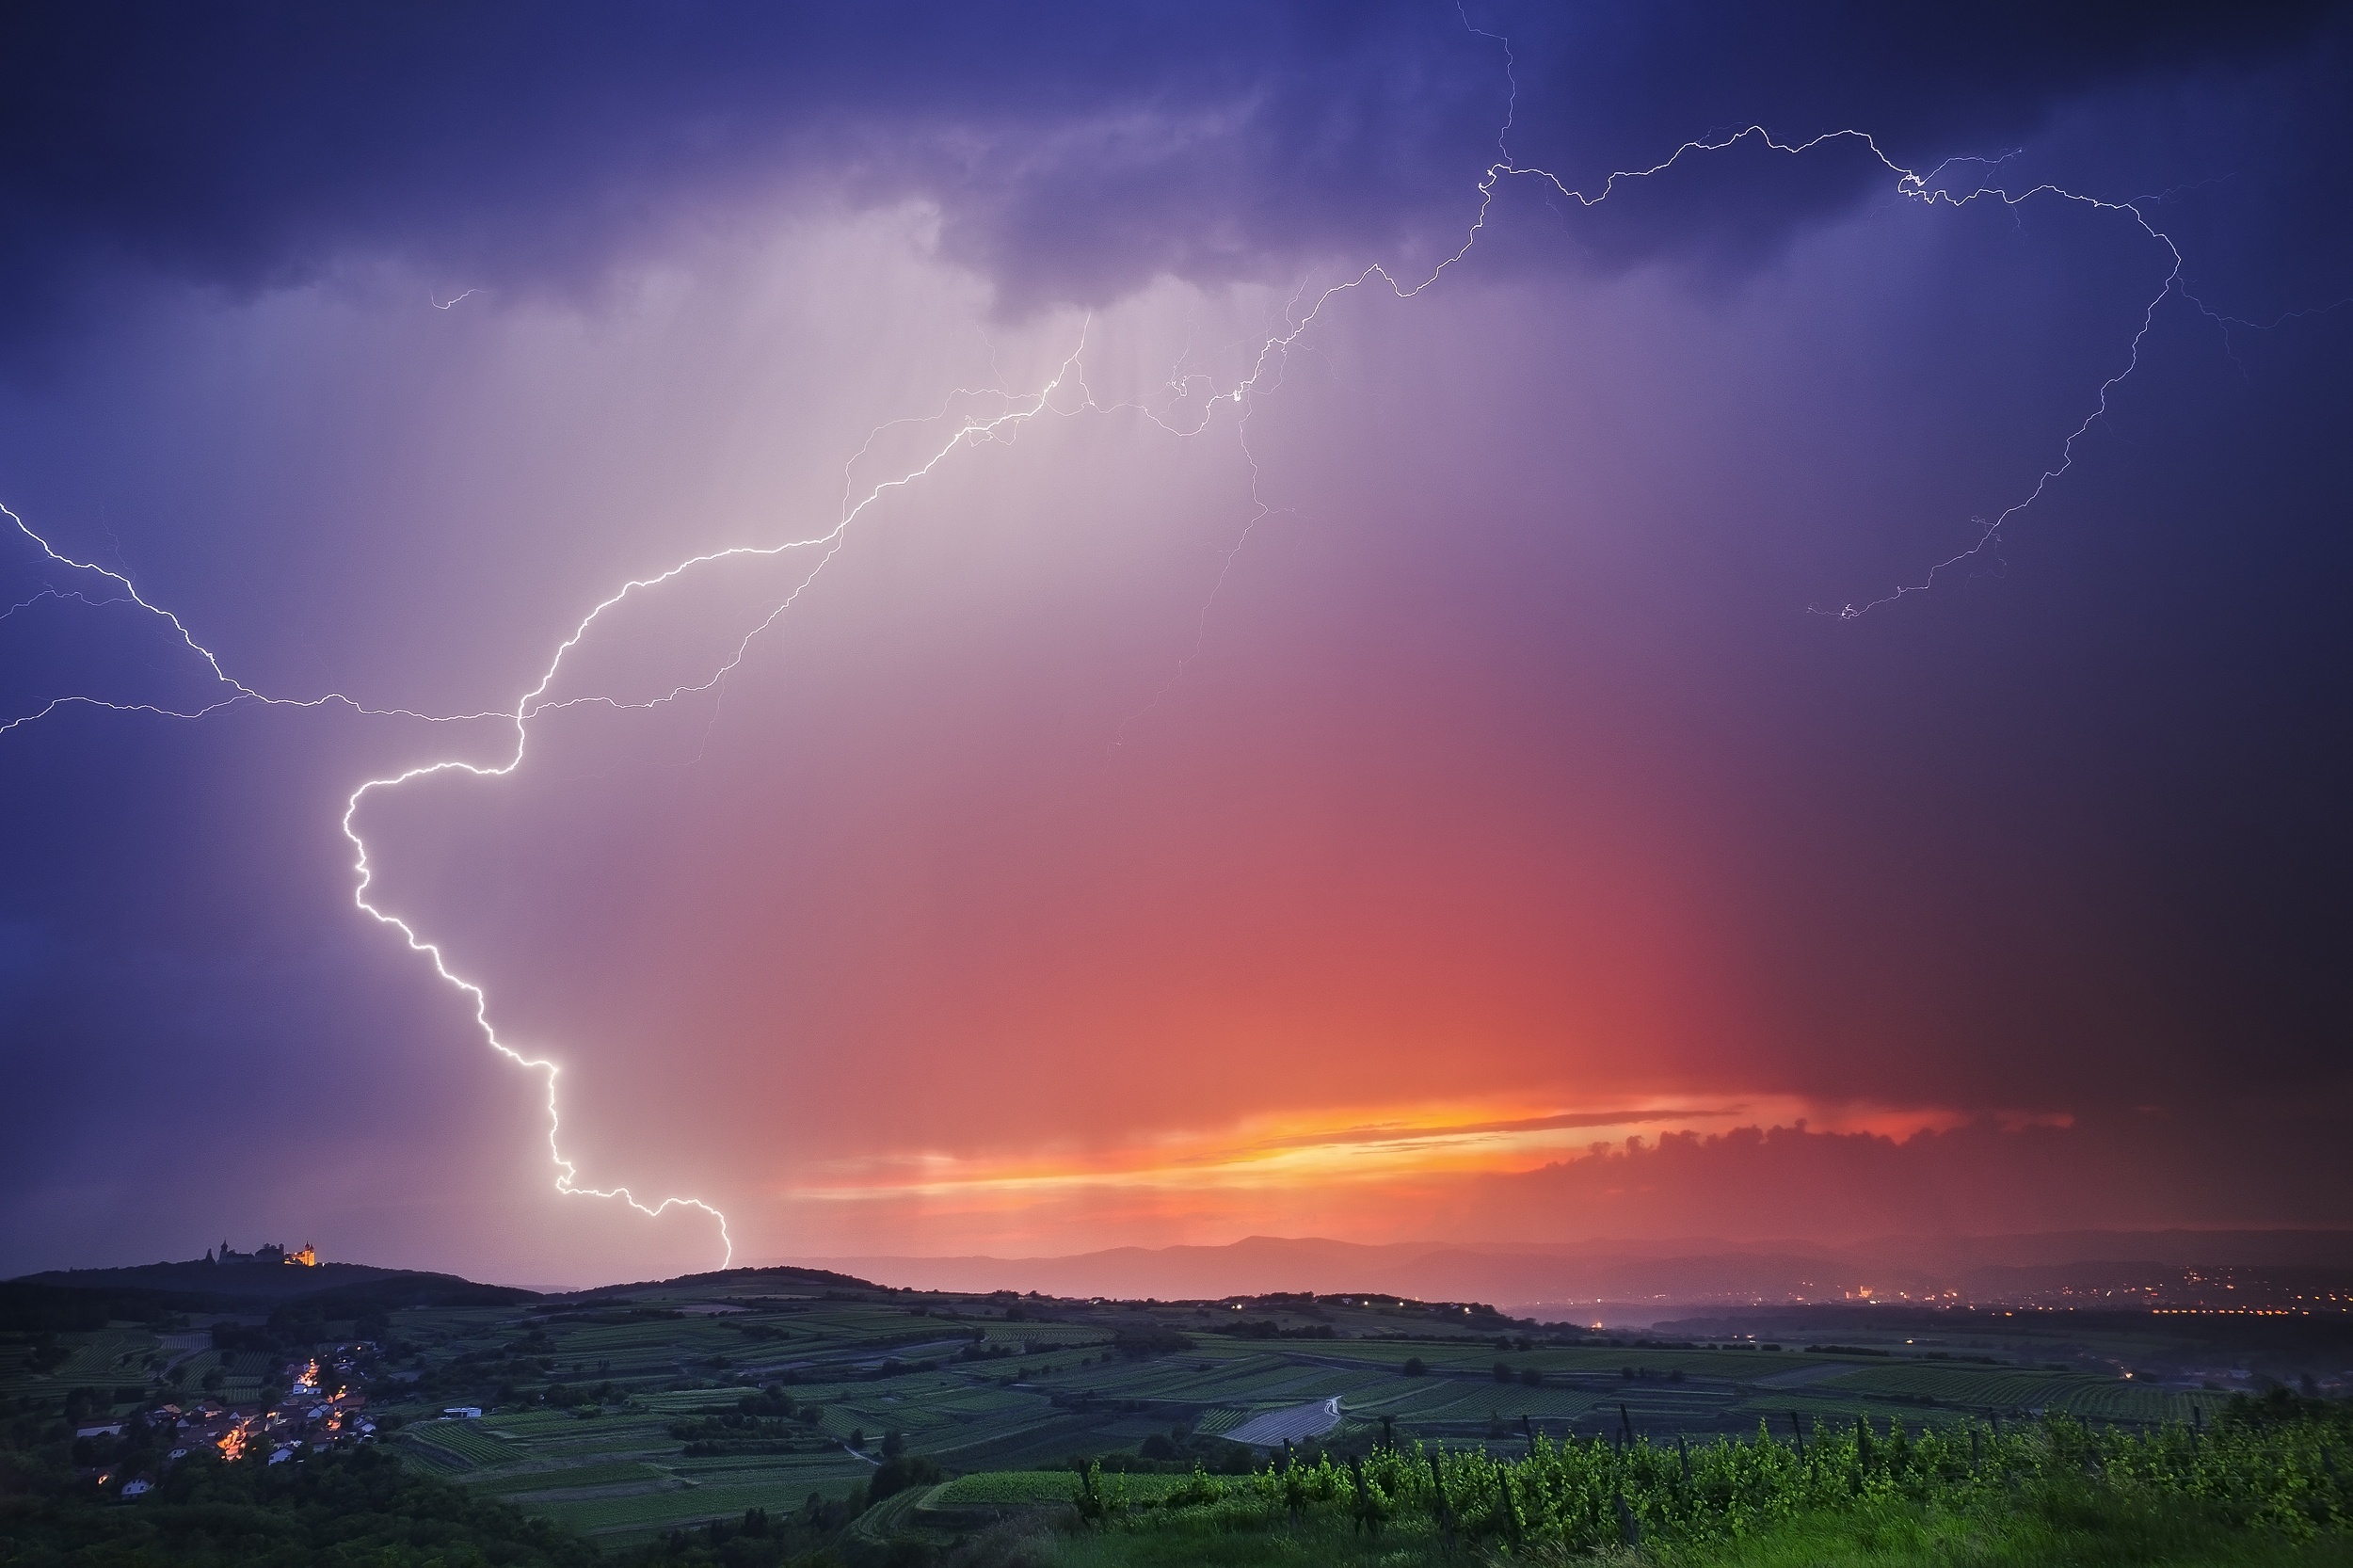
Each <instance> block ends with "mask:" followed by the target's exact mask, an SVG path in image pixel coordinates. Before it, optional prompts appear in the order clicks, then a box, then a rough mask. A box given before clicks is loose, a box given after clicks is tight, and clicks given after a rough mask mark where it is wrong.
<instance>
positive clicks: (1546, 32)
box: [0, 0, 2344, 341]
mask: <svg viewBox="0 0 2353 1568" xmlns="http://www.w3.org/2000/svg"><path fill="white" fill-rule="evenodd" d="M1466 18H1467V22H1468V23H1470V24H1476V25H1477V26H1478V27H1479V28H1481V29H1483V30H1485V31H1487V32H1492V33H1495V34H1499V35H1508V36H1509V37H1510V39H1511V40H1512V46H1513V53H1514V56H1515V60H1516V72H1515V74H1516V78H1517V81H1518V86H1519V98H1518V104H1517V114H1516V119H1515V123H1514V127H1513V136H1512V150H1513V153H1514V154H1515V155H1516V156H1518V157H1519V158H1520V159H1522V160H1523V161H1525V162H1529V163H1540V164H1543V165H1545V166H1546V167H1550V168H1556V169H1558V170H1559V171H1561V173H1562V174H1564V175H1565V176H1567V177H1569V178H1570V179H1572V180H1576V181H1579V182H1591V181H1593V180H1595V179H1597V178H1598V177H1599V176H1600V175H1601V174H1603V173H1605V172H1606V171H1608V170H1609V169H1610V168H1623V167H1631V166H1639V165H1643V164H1647V163H1649V162H1652V161H1654V160H1656V159H1657V158H1658V157H1659V156H1660V155H1661V154H1662V153H1663V152H1665V151H1667V150H1669V149H1672V148H1673V146H1675V145H1676V144H1677V143H1679V142H1681V141H1682V140H1684V139H1686V138H1687V137H1691V136H1705V135H1708V134H1711V133H1713V134H1721V133H1722V132H1725V131H1727V130H1731V129H1737V127H1739V126H1741V125H1744V124H1746V123H1749V122H1751V121H1758V122H1762V123H1764V124H1766V125H1767V126H1769V128H1770V129H1771V130H1772V131H1773V132H1774V133H1775V134H1776V135H1778V136H1788V137H1799V136H1811V135H1814V134H1816V133H1818V132H1821V131H1825V130H1830V129H1835V128H1838V127H1842V126H1863V127H1867V128H1869V129H1871V130H1873V131H1874V132H1875V133H1877V134H1878V135H1879V136H1881V139H1882V140H1883V142H1884V143H1885V144H1886V145H1887V147H1888V148H1889V150H1890V152H1892V153H1893V154H1894V155H1896V156H1897V157H1898V158H1901V159H1905V160H1908V161H1909V160H1917V161H1918V162H1919V164H1920V165H1921V166H1922V167H1925V166H1926V165H1928V164H1930V163H1933V162H1935V161H1937V160H1939V159H1942V158H1944V157H1946V156H1948V155H1952V154H1956V153H1972V152H2001V151H2006V150H2008V149H2009V147H2010V146H2012V145H2015V144H2016V142H2017V141H2018V140H2019V139H2021V138H2025V137H2026V136H2029V135H2030V134H2032V133H2033V132H2035V131H2036V130H2037V129H2038V128H2040V127H2042V126H2043V125H2045V124H2046V123H2047V122H2048V121H2049V120H2051V118H2052V117H2053V115H2054V113H2055V112H2056V111H2057V110H2058V109H2059V108H2060V106H2061V105H2063V104H2067V103H2069V102H2070V101H2072V100H2075V99H2080V98H2082V97H2084V96H2086V95H2089V94H2097V93H2102V92H2111V91H2129V90H2133V89H2135V88H2146V87H2149V86H2150V85H2152V84H2156V85H2158V86H2160V87H2164V88H2168V89H2169V90H2170V89H2172V88H2180V87H2181V86H2182V85H2183V84H2195V83H2196V82H2198V81H2201V80H2207V79H2214V78H2217V77H2218V76H2229V75H2231V74H2232V73H2234V72H2235V73H2244V72H2263V71H2265V70H2271V69H2275V68H2278V69H2291V70H2292V69H2299V68H2297V67H2293V66H2290V67H2276V62H2279V61H2281V60H2285V59H2289V58H2291V57H2300V58H2302V59H2304V60H2305V61H2306V64H2305V65H2303V66H2302V67H2301V68H2300V69H2303V70H2307V71H2310V70H2314V69H2319V70H2321V71H2322V72H2324V74H2325V72H2326V70H2327V66H2326V60H2325V58H2320V57H2322V56H2326V57H2335V54H2336V49H2335V41H2334V40H2335V39H2336V38H2337V36H2338V35H2339V34H2340V33H2341V32H2342V30H2343V21H2344V14H2343V11H2342V10H2341V9H2337V10H2331V9H2330V8H2326V7H2324V6H2321V5H2317V4H2312V3H2306V0H2298V3H2290V4H2281V5H2269V6H2246V7H2228V8H2225V7H2214V6H2201V5H2196V4H2165V5H2156V6H2144V7H2135V8H2121V7H2120V8H2101V7H2073V6H2049V5H2041V4H2030V3H2023V0H2022V3H2014V4H2000V5H1994V6H1973V7H1966V8H1961V7H1942V8H1924V7H1902V6H1884V5H1874V4H1862V3H1852V4H1835V5H1819V6H1813V7H1806V8H1783V7H1756V6H1744V5H1737V4H1721V3H1682V4H1673V5H1630V4H1611V5H1602V6H1594V7H1587V8H1559V7H1552V6H1536V5H1500V6H1498V5H1494V4H1492V3H1490V4H1485V5H1479V6H1472V7H1470V8H1468V9H1467V12H1466V13H1465V14H1458V13H1457V12H1456V10H1455V9H1454V8H1451V7H1448V6H1443V5H1434V4H1432V5H1423V4H1376V5H1355V4H1343V5H1314V4H1294V5H1288V6H1265V5H1258V4H1233V3H1215V0H1212V3H1210V4H1206V5H1176V4H1154V5H1135V6H1125V7H1114V8H1103V7H1073V6H1069V5H1066V4H1045V5H1037V6H1026V7H971V6H963V5H908V6H894V7H822V8H821V7H779V6H770V5H747V4H730V3H726V0H715V3H710V4H703V5H697V6H692V7H680V8H652V7H637V6H616V5H585V6H575V5H558V4H551V3H546V0H514V3H507V4H434V5H427V4H392V3H384V0H378V3H373V4H356V5H348V6H337V7H327V8H316V7H297V6H288V5H261V4H231V5H222V6H206V7H171V6H157V5H140V4H90V5H77V6H64V5H46V6H40V5H37V6H24V7H16V8H10V9H9V11H8V16H7V19H6V20H5V21H0V61H4V62H5V64H0V236H5V237H0V300H5V301H6V303H5V305H0V332H5V333H6V334H7V335H8V336H9V337H12V338H15V339H17V340H20V341H21V340H24V339H26V338H28V337H37V336H40V335H42V334H44V333H47V332H50V331H52V330H54V329H55V328H56V327H57V326H58V325H59V323H60V322H61V321H65V320H70V319H72V312H68V311H67V310H66V309H65V308H66V307H68V306H72V305H79V306H81V307H83V308H84V309H85V311H87V310H88V308H90V307H92V306H93V304H94V303H95V301H96V299H97V297H98V295H99V293H100V292H101V291H100V285H103V284H104V283H105V282H106V281H108V280H113V279H117V278H120V277H121V276H124V275H130V276H134V277H136V276H138V275H141V274H145V275H148V276H151V277H152V276H153V275H155V274H161V275H163V276H164V277H165V278H167V279H170V280H183V281H185V282H190V283H195V284H199V285H205V286H211V287H216V288H220V289H223V290H228V291H232V292H243V291H250V290H254V289H257V288H263V287H266V286H269V285H272V284H275V283H280V282H284V281H287V280H298V279H301V278H304V277H307V276H310V275H312V274H314V273H316V272H318V271H320V270H322V269H327V268H330V267H332V266H333V265H334V264H337V263H338V261H339V260H342V259H345V258H348V257H350V256H353V255H361V256H366V255H376V256H391V257H397V258H405V259H408V260H410V261H413V262H415V263H417V264H421V265H424V266H426V267H430V268H433V269H438V270H440V271H444V272H446V273H448V274H449V275H450V276H451V277H453V278H456V277H462V278H464V279H465V280H468V281H469V282H472V283H476V284H486V285H487V284H495V285H497V286H500V287H502V288H509V289H512V288H520V287H526V286H533V285H537V284H542V283H556V284H563V283H568V282H572V283H576V282H579V281H582V280H586V279H588V278H591V277H593V276H594V275H595V274H596V273H597V272H598V271H599V269H600V268H601V267H602V266H604V265H605V264H609V263H610V262H612V261H614V260H615V259H616V258H620V257H625V256H626V255H628V254H629V253H630V252H631V250H632V246H634V245H637V244H639V243H642V242H646V241H648V240H649V238H650V237H651V236H652V235H653V233H654V232H656V231H658V230H663V229H664V228H666V226H667V225H668V224H669V223H670V222H671V221H672V220H674V219H675V218H676V217H678V216H680V215H681V214H682V213H688V212H692V211H693V210H695V209H696V208H697V207H698V206H701V205H704V204H707V203H710V202H712V201H714V200H734V199H740V198H741V197H743V196H744V195H746V194H750V193H757V192H760V191H762V190H765V189H768V188H772V187H778V186H792V185H799V186H801V187H803V189H802V191H801V194H802V195H803V196H804V197H807V196H809V195H812V194H814V195H817V196H820V197H822V198H824V199H829V200H839V201H841V202H845V203H850V204H858V205H862V204H872V203H884V202H890V201H894V200H902V199H906V198H920V199H924V200H930V201H933V202H936V203H937V204H938V206H939V208H940V210H941V212H942V215H943V219H944V233H943V243H944V245H945V247H946V248H947V249H948V251H949V252H950V253H951V254H952V255H953V256H954V257H956V258H958V259H959V260H961V261H963V262H965V263H968V264H971V265H972V266H974V267H976V268H978V269H980V270H981V271H983V272H984V274H985V275H986V276H988V277H989V278H990V279H991V280H993V281H994V283H995V284H996V286H997V288H998V289H999V291H1000V299H1001V300H1002V301H1003V303H1004V305H1005V306H1006V308H1008V309H1010V310H1015V311H1018V310H1021V309H1023V308H1026V307H1030V306H1033V305H1036V304H1038V303H1040V302H1047V301H1064V300H1080V301H1088V302H1093V301H1098V300H1100V299H1102V298H1105V297H1107V296H1113V295H1116V294H1117V293H1119V292H1121V291H1122V290H1124V289H1127V288H1128V287H1131V286H1133V285H1134V284H1136V283H1137V282H1139V281H1141V280H1145V279H1147V278H1149V277H1151V276H1153V275H1155V274H1159V273H1163V272H1176V273H1178V274H1181V275H1185V276H1189V277H1192V278H1194V279H1198V280H1219V279H1222V278H1225V277H1230V276H1233V275H1237V274H1251V275H1257V274H1265V273H1267V272H1269V271H1270V270H1272V269H1275V268H1277V267H1280V266H1285V265H1291V264H1296V263H1297V262H1298V261H1299V260H1300V259H1302V258H1308V259H1325V258H1330V257H1335V256H1337V257H1340V258H1342V259H1363V258H1366V257H1368V256H1373V257H1380V258H1384V259H1392V260H1397V261H1400V262H1402V263H1404V264H1412V263H1413V262H1415V261H1416V260H1426V259H1427V258H1428V257H1429V256H1431V255H1433V254H1435V253H1438V250H1439V248H1440V247H1441V246H1443V247H1444V248H1449V249H1450V248H1452V246H1453V245H1454V244H1457V243H1459V237H1460V233H1461V231H1462V227H1463V224H1464V222H1465V219H1466V217H1467V216H1468V213H1469V211H1470V204H1471V186H1472V184H1473V182H1475V180H1476V178H1477V175H1478V173H1479V170H1480V168H1481V167H1482V165H1483V163H1484V162H1485V161H1486V160H1487V158H1488V157H1489V155H1490V154H1491V152H1492V150H1493V147H1494V136H1495V132H1496V130H1497V126H1498V123H1499V121H1500V119H1501V116H1502V114H1503V111H1504V108H1505V103H1506V84H1505V74H1504V60H1503V51H1502V48H1501V46H1500V45H1499V44H1498V43H1497V41H1495V40H1492V39H1490V38H1487V37H1482V36H1479V35H1478V34H1475V33H1474V32H1473V31H1471V30H1470V27H1469V26H1468V25H1466ZM2315 40H2321V41H2320V42H2318V43H2316V42H2315ZM2316 58H2319V59H2320V64H2319V65H2317V66H2315V65H2314V64H2313V63H2312V62H2313V60H2315V59H2316ZM2320 96H2322V97H2324V98H2326V97H2329V96H2330V95H2328V94H2322V95H2320ZM2334 96H2338V97H2341V96H2342V95H2341V94H2338V95H2334ZM2201 135H2202V133H2201ZM2130 139H2132V140H2133V141H2135V142H2136V143H2137V142H2145V141H2146V140H2147V138H2145V137H2135V138H2130ZM2193 139H2195V138H2193ZM2136 151H2137V149H2136V148H2111V149H2109V150H2107V152H2108V153H2109V154H2112V157H2111V158H2110V166H2111V167H2110V168H2109V169H2108V170H2107V172H2110V173H2114V174H2117V175H2119V176H2120V177H2123V178H2130V175H2131V173H2132V172H2134V171H2136V170H2135V160H2134V153H2135V152H2136ZM2169 151H2174V152H2178V151H2180V150H2179V149H2171V150H2169ZM2244 151H2245V149H2243V148H2238V147H2219V148H2217V147H2215V146H2212V145H2206V146H2202V147H2201V148H2200V149H2199V150H2198V155H2197V157H2196V158H2195V159H2193V160H2191V161H2194V162H2196V163H2197V164H2198V167H2196V168H2192V169H2189V170H2188V171H2186V173H2185V174H2183V176H2182V177H2184V178H2187V179H2192V180H2195V179H2199V178H2204V177H2213V178H2222V177H2226V176H2227V177H2228V178H2230V179H2234V180H2239V181H2245V180H2248V179H2249V178H2251V177H2252V176H2250V175H2249V171H2248V170H2245V169H2239V168H2217V167H2207V165H2208V164H2210V163H2212V162H2213V161H2214V160H2215V159H2223V160H2225V161H2228V160H2230V159H2231V158H2233V156H2234V155H2235V154H2237V153H2239V152H2244ZM2279 151H2280V149H2279V148H2278V147H2275V148H2273V149H2272V150H2271V152H2272V154H2274V155H2276V154H2277V153H2278V152H2279ZM2181 161H2182V160H2180V159H2176V160H2175V163H2176V164H2177V165H2178V163H2179V162H2181ZM2079 172H2080V171H2079ZM2269 173H2270V174H2271V175H2276V176H2277V177H2278V178H2277V180H2276V181H2273V180H2270V179H2267V178H2266V179H2265V180H2261V181H2258V184H2263V185H2264V188H2265V189H2269V188H2272V187H2273V185H2274V184H2278V185H2279V186H2281V188H2285V187H2287V186H2290V185H2294V186H2297V187H2299V188H2304V189H2307V190H2309V189H2310V188H2311V187H2310V181H2311V178H2312V176H2313V170H2312V169H2311V168H2307V167H2303V163H2302V160H2301V159H2298V160H2297V167H2296V168H2273V169H2271V170H2270V171H2269ZM1883 184H1884V180H1883V176H1882V175H1881V171H1880V170H1879V169H1878V168H1876V166H1875V165H1872V164H1870V163H1869V162H1868V160H1867V159H1864V158H1860V157H1857V156H1855V155H1852V154H1851V152H1849V153H1848V154H1844V155H1836V154H1833V155H1826V156H1824V157H1822V158H1819V159H1817V160H1811V161H1809V162H1808V163H1807V164H1806V165H1805V166H1804V167H1802V168H1786V169H1776V170H1775V171H1773V172H1772V174H1771V175H1770V176H1769V177H1768V176H1766V175H1764V174H1763V173H1761V172H1760V169H1759V168H1758V167H1757V166H1756V163H1755V161H1754V160H1753V159H1749V160H1743V159H1740V158H1737V157H1736V158H1730V159H1723V160H1719V161H1717V162H1715V163H1712V164H1710V165H1707V166H1705V167H1703V168H1695V169H1694V170H1693V171H1692V173H1691V174H1690V175H1689V176H1688V177H1684V178H1681V179H1680V180H1679V182H1678V183H1677V184H1673V186H1672V187H1662V188H1661V189H1660V190H1658V191H1657V192H1647V191H1646V192H1642V193H1641V194H1639V195H1637V196H1636V197H1634V198H1633V199H1632V200H1626V201H1624V202H1622V203H1620V204H1619V208H1620V210H1618V211H1613V213H1612V214H1611V215H1610V217H1609V221H1608V222H1606V223H1587V224H1584V225H1581V226H1580V228H1579V231H1578V234H1577V240H1578V246H1577V248H1578V249H1580V250H1582V251H1583V252H1584V253H1586V254H1589V255H1598V256H1600V257H1601V258H1602V259H1604V260H1610V261H1621V262H1623V261H1631V260H1637V259H1640V258H1642V257H1645V256H1650V255H1655V254H1657V253H1659V252H1661V251H1673V250H1678V249H1693V250H1697V251H1700V252H1716V251H1729V252H1732V253H1735V254H1743V253H1748V252H1752V251H1754V250H1755V249H1757V248H1760V247H1769V246H1770V245H1771V244H1773V243H1774V242H1775V241H1776V240H1777V239H1779V238H1780V237H1782V236H1783V235H1785V233H1786V232H1788V231H1789V229H1790V228H1791V227H1793V226H1795V225H1797V224H1800V223H1801V222H1803V221H1805V220H1806V219H1808V218H1810V217H1815V216H1820V215H1822V214H1823V213H1825V212H1828V211H1832V210H1835V209H1837V208H1840V207H1842V206H1845V205H1847V204H1849V203H1850V202H1851V201H1853V200H1855V199H1856V198H1857V197H1858V195H1859V194H1860V193H1861V192H1862V191H1863V190H1865V189H1866V188H1869V187H1870V186H1872V185H1883ZM810 187H815V188H814V189H813V190H812V189H811V188H810ZM2107 194H2113V195H2126V194H2134V193H2132V192H2127V191H2122V190H2112V191H2110V192H2108V193H2107ZM1531 199H1532V198H1531ZM2242 216H2243V215H2242ZM1563 249H1564V248H1561V247H1554V248H1552V249H1551V250H1550V251H1549V252H1548V255H1551V256H1554V257H1557V256H1558V255H1560V254H1561V253H1563Z"/></svg>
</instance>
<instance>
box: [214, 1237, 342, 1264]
mask: <svg viewBox="0 0 2353 1568" xmlns="http://www.w3.org/2000/svg"><path fill="white" fill-rule="evenodd" d="M204 1261H205V1262H207V1263H212V1264H232V1265H233V1264H255V1263H261V1264H284V1265H286V1266H287V1267H290V1268H301V1269H315V1268H317V1267H318V1266H319V1250H318V1248H316V1247H314V1246H312V1244H311V1243H310V1242H308V1241H305V1242H303V1243H302V1245H301V1247H300V1248H299V1249H298V1250H297V1251H295V1252H288V1251H287V1250H286V1249H285V1248H284V1247H281V1246H280V1245H279V1244H278V1243H277V1242H275V1241H264V1243H262V1245H260V1246H258V1247H256V1248H254V1249H253V1250H252V1251H251V1252H239V1251H237V1250H236V1249H235V1248H234V1247H232V1246H231V1245H230V1244H229V1243H228V1242H227V1241H226V1240H224V1241H222V1242H221V1244H220V1250H219V1251H218V1252H217V1253H216V1252H210V1251H208V1252H206V1253H205V1255H204Z"/></svg>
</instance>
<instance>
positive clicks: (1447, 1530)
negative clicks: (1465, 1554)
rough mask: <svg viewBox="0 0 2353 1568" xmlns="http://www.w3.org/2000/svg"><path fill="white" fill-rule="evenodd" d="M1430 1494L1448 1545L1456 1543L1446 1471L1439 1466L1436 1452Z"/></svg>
mask: <svg viewBox="0 0 2353 1568" xmlns="http://www.w3.org/2000/svg"><path fill="white" fill-rule="evenodd" d="M1430 1496H1431V1501H1432V1506H1433V1508H1434V1509H1435V1511H1436V1512H1437V1515H1438V1529H1439V1531H1440V1533H1441V1534H1443V1535H1444V1536H1445V1537H1446V1544H1448V1546H1449V1547H1451V1546H1452V1545H1453V1544H1454V1511H1453V1510H1452V1509H1450V1508H1449V1507H1447V1502H1446V1472H1445V1471H1444V1470H1442V1469H1440V1468H1439V1467H1438V1456H1437V1455H1436V1454H1432V1455H1431V1456H1430Z"/></svg>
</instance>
